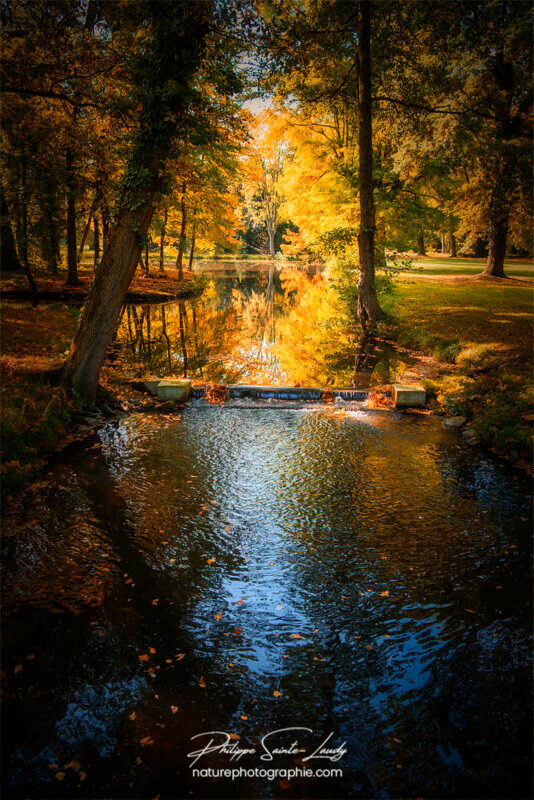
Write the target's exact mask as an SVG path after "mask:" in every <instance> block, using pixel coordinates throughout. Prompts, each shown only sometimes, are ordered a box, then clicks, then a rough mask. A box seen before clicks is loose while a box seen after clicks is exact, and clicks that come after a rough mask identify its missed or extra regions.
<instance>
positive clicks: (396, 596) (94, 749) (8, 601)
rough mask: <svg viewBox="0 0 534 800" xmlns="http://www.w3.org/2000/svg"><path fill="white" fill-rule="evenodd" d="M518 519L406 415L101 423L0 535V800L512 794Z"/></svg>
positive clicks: (526, 752)
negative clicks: (0, 538) (324, 753)
mask: <svg viewBox="0 0 534 800" xmlns="http://www.w3.org/2000/svg"><path fill="white" fill-rule="evenodd" d="M530 507H531V494H530V484H529V483H528V482H526V481H525V480H524V479H523V477H522V476H521V474H519V473H517V472H512V471H508V470H506V469H504V468H502V467H501V466H499V465H498V464H497V463H495V462H494V461H492V460H491V459H490V458H488V457H486V456H485V455H483V454H482V453H481V452H479V451H475V450H473V449H471V448H469V447H468V446H467V445H464V444H463V443H462V442H461V440H460V439H459V437H458V436H457V435H456V434H455V433H453V432H449V431H446V430H444V429H443V428H442V426H441V424H440V422H439V421H438V420H436V419H433V418H430V417H425V416H415V415H414V416H409V415H405V416H401V415H400V414H397V413H395V412H386V411H365V410H359V409H357V408H356V409H355V410H349V411H336V410H334V409H327V408H326V409H325V408H324V407H323V408H320V407H317V408H309V409H302V410H275V409H272V408H266V409H248V410H245V409H241V410H236V409H223V408H218V407H216V408H214V407H207V406H205V405H202V403H201V402H200V401H198V402H193V403H191V404H190V405H189V406H188V407H186V408H185V409H184V410H183V411H182V412H181V413H180V414H179V415H173V416H169V417H161V416H158V415H153V416H149V415H142V414H137V415H131V416H130V417H126V418H124V419H123V420H121V421H119V422H110V423H108V424H107V425H106V426H105V427H103V428H101V429H100V431H99V432H98V434H95V435H93V436H92V437H91V438H89V439H88V440H86V441H85V442H76V443H73V444H71V445H68V446H67V447H66V448H65V449H64V450H63V451H61V453H59V454H58V455H57V456H56V457H55V459H54V460H53V461H52V462H51V463H50V464H49V467H48V470H47V472H46V473H45V474H44V475H43V478H42V480H41V481H40V483H38V484H37V485H35V486H34V487H33V490H32V491H31V492H28V495H27V496H26V497H25V498H24V500H23V502H22V503H21V507H20V508H19V510H18V512H17V514H16V515H14V516H13V517H11V518H10V517H8V518H7V520H6V522H5V526H4V527H5V536H4V552H3V565H4V579H3V587H4V588H3V593H4V621H3V652H4V659H3V669H4V675H5V692H4V707H3V725H4V737H3V751H4V758H3V796H4V797H6V798H7V797H17V798H25V797H32V798H37V797H48V798H52V797H53V798H57V797H93V798H94V797H99V798H101V797H110V798H116V797H125V798H139V797H147V798H153V797H161V798H182V797H183V798H186V797H194V798H209V797H228V798H269V797H282V798H283V797H316V798H345V797H376V798H399V797H425V798H430V797H434V798H444V797H454V798H466V797H526V796H529V790H530V751H531V719H530V713H529V712H530V708H531V699H532V698H531V686H530V677H531V670H530V667H529V659H530V652H531V642H530V627H531V626H530V620H531V610H532V609H531V591H530V589H531V586H530V574H529V573H530V565H531V555H532V553H531V534H530V531H531V527H530V526H531V522H532V520H531V516H530V510H529V509H530ZM282 728H299V729H300V730H298V731H286V732H280V729H282ZM209 731H219V732H222V733H219V734H213V735H211V736H207V737H206V732H209ZM277 731H278V733H276V732H277ZM225 734H227V737H225V736H224V735H225ZM195 736H198V738H197V739H192V737H195ZM266 736H267V739H264V737H266ZM329 737H330V738H329ZM211 738H213V739H214V742H215V744H216V745H217V744H219V743H221V741H225V740H226V741H228V747H230V746H232V745H233V746H234V747H235V748H239V751H247V752H245V753H244V754H242V756H241V757H240V758H238V754H239V751H238V750H237V749H234V750H233V751H232V752H231V753H230V752H226V753H225V752H221V751H217V752H215V751H214V752H212V753H211V754H210V753H206V754H204V755H202V756H200V759H199V761H198V762H197V763H196V764H193V763H192V762H193V761H194V759H193V758H192V757H188V754H191V753H192V752H194V751H195V750H197V751H198V750H201V749H202V748H204V747H205V746H206V745H207V744H208V742H209V740H210V739H211ZM262 739H263V740H264V747H263V749H262V746H261V741H262ZM325 741H327V743H326V744H325V748H326V749H330V750H331V751H335V754H333V753H332V752H331V753H330V758H332V759H333V760H331V761H330V760H326V759H323V760H318V758H317V755H316V756H315V758H311V759H310V758H308V757H309V756H313V754H314V751H315V749H316V748H318V747H319V745H320V744H321V743H322V742H325ZM294 742H297V745H296V749H297V750H303V751H304V753H299V752H297V753H295V752H293V751H294V749H295V746H294V745H293V743H294ZM265 748H266V749H267V750H268V751H269V753H271V754H272V751H273V750H274V749H277V750H286V751H290V752H286V753H276V754H275V755H272V761H268V760H265V759H264V760H262V759H261V755H266V753H265ZM232 759H233V760H232ZM336 759H338V760H336ZM231 767H234V768H237V767H242V768H243V769H244V770H245V771H244V772H243V773H241V777H239V776H237V775H236V776H235V777H234V779H233V780H232V779H231V778H227V777H224V776H223V777H214V776H216V775H218V773H216V772H212V773H211V776H209V777H202V774H205V773H197V775H196V776H195V774H194V773H193V769H195V768H196V769H198V770H209V769H211V770H218V769H229V768H231ZM269 767H270V768H275V767H276V768H277V769H279V770H282V772H279V773H277V774H273V775H271V776H269V774H267V773H266V774H265V775H264V776H262V773H261V772H260V773H258V772H253V771H254V770H256V769H259V770H261V769H266V768H269ZM288 767H291V768H294V767H298V768H299V769H301V770H304V768H307V769H309V770H310V772H311V773H312V775H313V777H309V776H306V775H302V774H301V775H298V776H296V777H293V778H288V777H284V772H283V770H284V769H287V768H288ZM334 768H336V769H340V770H341V772H342V774H330V775H329V776H327V777H325V776H321V775H320V774H319V772H318V771H319V770H322V769H324V770H331V769H334ZM248 770H250V772H248Z"/></svg>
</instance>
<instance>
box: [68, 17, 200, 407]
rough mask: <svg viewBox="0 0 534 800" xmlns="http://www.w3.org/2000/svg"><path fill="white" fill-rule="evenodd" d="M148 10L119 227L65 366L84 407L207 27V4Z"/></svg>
mask: <svg viewBox="0 0 534 800" xmlns="http://www.w3.org/2000/svg"><path fill="white" fill-rule="evenodd" d="M147 8H148V9H149V14H150V18H149V21H150V23H151V26H150V27H151V32H152V39H148V47H147V48H146V49H145V51H144V52H143V56H142V58H143V81H142V82H141V84H140V87H139V93H140V104H141V108H140V114H139V119H140V120H141V122H140V127H139V130H138V132H137V137H136V145H135V147H134V150H133V153H132V156H131V159H130V161H129V164H128V168H127V170H126V175H125V180H124V184H123V194H122V198H121V203H120V208H119V212H118V214H117V221H116V223H115V225H114V227H113V230H112V232H111V233H110V236H109V240H108V241H107V242H106V245H105V249H104V255H103V257H102V261H101V263H100V266H99V268H98V270H97V272H96V275H95V278H94V281H93V285H92V289H91V292H90V294H89V297H88V298H87V302H86V304H85V306H84V308H83V311H82V314H81V316H80V321H79V324H78V329H77V331H76V334H75V336H74V339H73V342H72V344H71V347H70V352H69V355H68V357H67V360H66V362H65V365H64V368H63V384H64V385H65V386H66V388H67V389H68V390H69V391H70V392H71V393H72V394H74V395H75V396H76V397H77V398H78V400H79V401H81V402H82V403H90V402H92V401H93V400H94V398H95V395H96V390H97V386H98V377H99V374H100V369H101V366H102V363H103V361H104V357H105V354H106V349H107V346H108V344H109V342H110V340H111V337H112V335H113V331H114V329H115V325H116V323H117V319H118V317H119V314H120V310H121V307H122V305H123V303H124V300H125V297H126V293H127V291H128V287H129V285H130V282H131V280H132V278H133V276H134V273H135V268H136V266H137V262H138V260H139V256H140V255H141V245H142V242H143V240H144V238H145V236H146V235H147V231H148V228H149V225H150V222H151V219H152V214H153V211H154V204H155V202H156V201H157V198H158V196H159V193H160V190H161V182H162V179H163V171H164V166H165V162H166V160H167V156H168V153H169V149H170V147H171V144H172V142H173V140H174V138H175V137H176V134H177V132H178V126H177V124H176V119H177V118H178V119H180V120H183V119H184V108H187V107H188V105H189V103H190V102H191V96H190V93H189V91H188V86H189V85H190V82H191V80H192V76H193V75H194V73H195V70H196V69H197V67H198V64H199V62H200V59H201V57H202V52H203V47H204V39H205V36H206V34H207V32H208V29H209V25H210V21H211V13H212V5H211V3H201V4H196V3H184V4H179V5H178V4H176V6H175V5H173V4H171V5H168V4H167V3H150V4H148V5H147ZM147 75H148V77H147ZM170 77H173V78H174V81H170V80H169V78H170ZM147 87H148V88H147ZM140 178H141V180H140ZM132 186H135V187H136V190H135V191H133V190H132Z"/></svg>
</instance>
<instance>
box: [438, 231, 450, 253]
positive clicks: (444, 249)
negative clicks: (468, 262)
mask: <svg viewBox="0 0 534 800" xmlns="http://www.w3.org/2000/svg"><path fill="white" fill-rule="evenodd" d="M440 235H441V252H442V253H443V255H445V254H446V253H448V252H449V243H448V242H447V237H446V236H445V234H444V233H442V234H440Z"/></svg>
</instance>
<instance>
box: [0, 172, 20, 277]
mask: <svg viewBox="0 0 534 800" xmlns="http://www.w3.org/2000/svg"><path fill="white" fill-rule="evenodd" d="M0 193H1V206H2V207H1V209H0V247H1V251H0V266H1V267H2V269H3V270H4V271H5V272H14V271H15V270H16V271H21V270H22V264H21V263H20V260H19V257H18V255H17V247H16V245H15V237H14V236H13V229H12V227H11V217H10V215H9V208H8V205H7V200H6V196H5V192H4V187H3V185H2V184H1V183H0Z"/></svg>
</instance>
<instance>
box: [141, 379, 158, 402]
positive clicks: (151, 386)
mask: <svg viewBox="0 0 534 800" xmlns="http://www.w3.org/2000/svg"><path fill="white" fill-rule="evenodd" d="M160 383H161V380H160V379H159V378H158V379H157V380H154V381H143V384H144V387H145V389H146V390H147V392H150V394H153V395H154V397H157V394H158V386H159V385H160Z"/></svg>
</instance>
